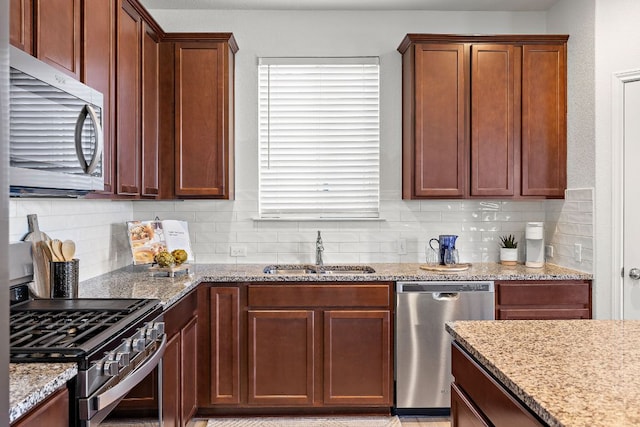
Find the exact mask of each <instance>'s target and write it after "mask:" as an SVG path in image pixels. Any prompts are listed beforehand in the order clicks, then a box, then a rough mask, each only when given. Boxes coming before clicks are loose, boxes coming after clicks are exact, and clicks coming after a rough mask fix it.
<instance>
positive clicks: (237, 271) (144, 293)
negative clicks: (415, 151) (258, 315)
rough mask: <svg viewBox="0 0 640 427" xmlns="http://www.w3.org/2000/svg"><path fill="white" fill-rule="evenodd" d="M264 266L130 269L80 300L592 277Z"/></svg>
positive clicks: (481, 266)
mask: <svg viewBox="0 0 640 427" xmlns="http://www.w3.org/2000/svg"><path fill="white" fill-rule="evenodd" d="M265 265H266V264H194V265H191V266H190V269H189V274H179V275H176V276H175V277H167V275H166V274H164V275H162V274H159V273H157V272H154V273H153V274H152V273H151V272H150V271H149V267H148V266H144V265H143V266H128V267H124V268H121V269H119V270H115V271H113V272H110V273H107V274H103V275H101V276H97V277H95V278H92V279H88V280H85V281H83V282H81V283H80V286H79V296H80V297H81V298H158V299H160V300H161V301H162V302H163V304H165V306H170V305H172V304H174V303H175V302H177V301H179V300H180V298H182V297H183V296H184V295H186V294H187V293H188V292H189V291H190V290H192V289H193V288H195V287H196V286H197V285H198V284H199V283H201V282H214V283H215V282H218V283H229V282H264V283H274V284H276V283H283V282H301V281H305V282H365V281H367V282H370V281H391V282H397V281H409V280H550V281H554V280H556V281H558V280H591V279H592V275H591V274H588V273H583V272H579V271H575V270H571V269H568V268H563V267H559V266H556V265H553V264H546V265H545V266H544V267H543V268H528V267H525V266H524V265H517V266H502V265H500V264H497V263H478V264H473V265H472V266H471V268H469V269H468V270H466V271H461V272H445V273H441V272H432V271H426V270H422V269H421V268H420V266H421V265H422V264H418V263H388V264H375V263H373V264H367V265H370V266H371V267H373V268H374V269H375V273H371V274H361V273H360V274H326V275H325V274H292V275H284V274H265V273H264V272H263V269H264V267H265Z"/></svg>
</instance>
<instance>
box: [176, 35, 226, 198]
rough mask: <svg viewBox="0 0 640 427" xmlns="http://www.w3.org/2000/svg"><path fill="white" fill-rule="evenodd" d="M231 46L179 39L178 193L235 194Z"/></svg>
mask: <svg viewBox="0 0 640 427" xmlns="http://www.w3.org/2000/svg"><path fill="white" fill-rule="evenodd" d="M230 60H231V58H230V57H229V52H228V47H227V46H226V44H225V43H218V42H176V43H175V194H176V196H177V197H193V196H196V197H197V196H207V197H216V198H228V197H229V138H230V135H229V131H230V129H229V120H230V119H229V111H230V104H229V102H230V99H229V88H228V86H227V84H226V83H228V82H229V79H230V77H229V68H228V64H229V61H230Z"/></svg>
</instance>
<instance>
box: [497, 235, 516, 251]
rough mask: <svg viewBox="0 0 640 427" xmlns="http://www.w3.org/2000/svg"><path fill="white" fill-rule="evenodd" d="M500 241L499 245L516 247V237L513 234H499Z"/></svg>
mask: <svg viewBox="0 0 640 427" xmlns="http://www.w3.org/2000/svg"><path fill="white" fill-rule="evenodd" d="M500 242H501V244H500V245H501V246H502V247H503V248H511V249H516V248H517V247H518V242H516V238H515V236H514V235H513V234H509V235H508V236H500Z"/></svg>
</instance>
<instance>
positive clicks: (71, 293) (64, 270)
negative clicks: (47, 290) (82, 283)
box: [49, 259, 80, 298]
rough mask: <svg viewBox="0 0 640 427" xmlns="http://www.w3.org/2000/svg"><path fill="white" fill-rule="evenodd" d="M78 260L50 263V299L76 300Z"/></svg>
mask: <svg viewBox="0 0 640 427" xmlns="http://www.w3.org/2000/svg"><path fill="white" fill-rule="evenodd" d="M79 266H80V260H78V259H73V260H71V261H51V262H50V263H49V267H50V273H51V274H50V276H49V277H50V285H51V298H78V276H79V274H78V273H79Z"/></svg>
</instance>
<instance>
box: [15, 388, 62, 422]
mask: <svg viewBox="0 0 640 427" xmlns="http://www.w3.org/2000/svg"><path fill="white" fill-rule="evenodd" d="M69 425H70V424H69V391H68V390H67V389H66V388H62V389H60V390H58V391H56V392H55V393H53V394H52V395H51V396H49V397H48V398H47V399H46V400H45V401H44V402H42V403H40V404H39V405H38V406H36V407H35V408H34V409H32V410H31V411H29V412H28V413H27V414H26V415H24V416H23V417H21V418H19V419H18V420H17V421H16V422H15V423H13V424H11V426H12V427H42V426H47V427H67V426H69Z"/></svg>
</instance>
